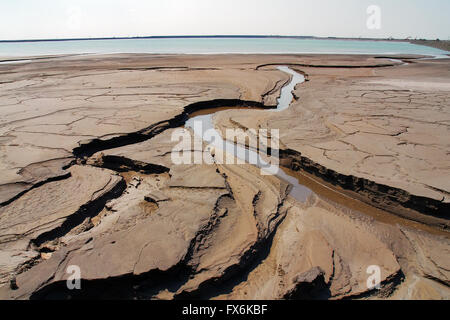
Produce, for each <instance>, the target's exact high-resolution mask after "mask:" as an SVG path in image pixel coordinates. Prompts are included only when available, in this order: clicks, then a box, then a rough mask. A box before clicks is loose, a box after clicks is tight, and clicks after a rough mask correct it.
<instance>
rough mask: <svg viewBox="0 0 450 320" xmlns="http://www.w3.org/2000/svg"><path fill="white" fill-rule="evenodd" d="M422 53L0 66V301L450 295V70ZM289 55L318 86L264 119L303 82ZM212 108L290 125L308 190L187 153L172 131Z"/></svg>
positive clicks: (286, 137)
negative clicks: (188, 161)
mask: <svg viewBox="0 0 450 320" xmlns="http://www.w3.org/2000/svg"><path fill="white" fill-rule="evenodd" d="M416 58H417V57H412V56H410V57H404V58H403V61H404V62H408V64H401V63H399V62H392V61H391V60H389V59H387V58H376V57H370V56H332V55H259V56H258V55H242V56H240V55H218V56H213V55H211V56H195V55H192V56H190V55H183V56H176V55H175V56H164V55H156V56H152V55H143V54H142V55H141V54H139V55H138V54H135V55H108V56H74V57H49V58H47V59H39V60H35V61H32V62H31V63H22V64H17V65H14V64H8V65H2V66H0V114H1V117H0V170H1V173H2V174H1V175H0V203H1V206H0V298H3V299H43V298H140V299H186V298H209V299H323V298H325V299H343V298H354V299H378V298H391V299H421V298H430V299H449V297H450V288H449V279H450V241H449V236H448V226H449V220H448V219H449V201H450V199H449V192H450V184H449V181H450V138H449V137H450V135H449V126H450V109H449V107H450V82H449V74H450V73H449V71H450V70H449V69H450V61H449V60H448V59H445V60H442V59H441V60H419V59H416ZM279 65H287V66H290V68H292V69H293V70H296V71H297V72H301V73H303V74H305V75H306V77H307V80H308V81H307V82H305V83H304V84H300V85H297V86H296V88H295V90H294V92H293V93H294V97H295V99H294V100H293V101H292V103H291V105H290V106H289V108H287V109H286V110H284V111H281V112H273V111H271V110H255V109H254V107H256V108H258V109H263V108H270V107H274V106H275V105H276V103H277V98H278V96H279V95H280V89H281V88H282V87H283V86H284V85H285V84H286V83H288V82H289V76H288V75H287V74H286V73H284V72H281V71H279V70H277V69H276V67H277V66H279ZM242 106H247V107H252V108H249V109H242V108H239V110H233V109H232V108H233V107H242ZM216 107H227V108H222V109H228V110H223V111H220V112H218V113H216V114H215V116H214V120H215V125H216V128H217V129H218V130H219V131H222V130H224V129H226V128H234V127H240V128H278V129H280V140H281V141H280V149H281V150H280V155H281V165H282V166H283V170H285V172H286V173H288V174H289V175H292V176H295V177H297V178H298V179H299V181H300V183H301V184H303V185H305V186H307V187H308V188H310V189H311V190H312V193H311V194H310V195H309V196H308V198H307V200H306V201H299V200H297V199H295V197H293V196H292V195H290V185H289V183H287V182H285V181H283V180H282V179H280V178H278V177H277V176H262V175H261V174H260V170H259V169H258V168H257V167H255V166H252V165H249V164H241V165H232V164H216V163H214V164H212V165H207V164H192V165H174V164H173V163H172V161H171V153H172V150H173V147H174V145H175V144H176V142H173V141H171V134H172V132H173V130H175V128H177V127H180V126H182V125H183V123H184V121H185V120H186V119H187V118H188V117H189V115H190V114H192V113H194V112H195V111H198V110H200V109H206V108H208V109H209V108H216ZM230 108H231V109H230ZM222 109H221V110H222ZM184 130H187V131H188V132H190V131H189V130H190V129H184ZM190 134H192V133H190ZM192 151H193V152H194V153H203V151H202V150H192ZM204 156H205V157H211V155H210V154H209V153H207V154H205V155H204ZM211 161H212V162H214V159H213V158H211ZM70 265H77V266H79V267H80V269H81V277H82V282H81V283H82V290H72V291H71V290H68V289H67V288H66V281H65V280H66V279H67V278H68V276H70V274H68V273H67V272H66V270H67V267H68V266H70ZM371 265H378V266H379V267H380V270H381V281H382V282H381V289H380V290H370V289H368V288H367V285H366V284H367V279H368V277H369V276H370V275H369V274H368V273H367V272H366V271H367V268H368V266H371Z"/></svg>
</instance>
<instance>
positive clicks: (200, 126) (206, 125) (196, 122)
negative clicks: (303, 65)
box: [185, 66, 312, 202]
mask: <svg viewBox="0 0 450 320" xmlns="http://www.w3.org/2000/svg"><path fill="white" fill-rule="evenodd" d="M278 70H280V71H283V72H286V73H288V74H289V75H291V80H290V82H289V83H288V84H287V85H285V86H284V87H283V88H282V89H281V94H280V97H279V98H278V100H277V108H276V109H272V110H271V111H274V112H278V111H281V110H284V109H286V108H288V107H289V105H290V103H291V102H292V99H293V97H294V96H293V94H292V92H293V90H294V88H295V86H296V85H297V84H299V83H303V82H304V81H305V77H304V76H303V75H302V74H299V73H297V72H295V71H294V70H292V69H290V68H288V67H286V66H281V67H278ZM232 109H234V108H230V110H232ZM222 110H223V109H222ZM222 110H220V111H222ZM220 111H212V112H211V113H207V114H202V115H197V116H194V117H192V118H190V119H189V120H188V121H186V123H185V127H186V128H191V129H192V130H193V132H194V134H195V135H196V136H197V137H199V138H201V139H202V140H203V141H204V142H206V143H207V144H208V145H210V146H213V147H215V148H220V149H223V151H225V152H226V153H227V154H228V155H231V156H233V157H235V158H237V159H241V160H244V161H245V162H249V161H248V160H249V159H252V160H253V161H251V163H252V164H253V163H255V165H256V166H258V167H259V168H263V169H267V168H268V167H269V164H268V163H267V162H266V161H265V160H264V159H263V157H261V154H260V153H258V152H257V151H255V150H253V149H251V148H248V147H244V146H242V145H238V144H236V143H233V142H230V141H228V140H224V139H223V138H222V136H221V135H220V133H219V132H218V131H217V130H216V129H215V128H214V115H215V114H216V113H217V112H220ZM267 171H269V172H270V171H272V170H270V169H268V170H267ZM273 173H274V174H275V175H276V176H277V177H279V178H280V179H282V180H285V181H287V182H289V183H290V184H291V186H292V189H291V191H290V195H291V196H292V197H294V198H295V199H297V200H298V201H300V202H305V201H306V199H307V198H308V196H309V195H310V194H311V192H312V191H311V189H309V188H307V187H306V186H304V185H302V184H300V183H299V181H298V178H297V177H295V176H291V175H289V174H287V173H286V172H285V171H284V170H282V168H279V169H278V170H275V171H273Z"/></svg>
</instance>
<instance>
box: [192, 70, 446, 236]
mask: <svg viewBox="0 0 450 320" xmlns="http://www.w3.org/2000/svg"><path fill="white" fill-rule="evenodd" d="M278 69H279V70H280V71H283V72H286V73H288V74H289V75H291V76H292V78H291V80H290V82H289V83H288V84H287V85H285V86H284V87H283V88H282V89H281V94H280V97H279V98H278V100H277V108H276V109H271V110H267V111H269V112H270V111H271V112H279V111H281V110H284V109H286V108H288V107H289V105H290V103H291V102H292V99H293V94H292V92H293V90H294V88H295V86H296V85H297V84H299V83H303V82H304V81H305V78H304V76H303V75H301V74H299V73H297V72H295V71H294V70H292V69H290V68H288V67H286V66H280V67H278ZM236 109H239V108H236V107H230V108H227V107H223V108H220V109H217V108H216V109H208V110H203V111H201V112H199V113H197V115H195V114H194V115H193V116H192V117H191V118H190V119H189V120H188V121H186V123H185V127H186V128H191V129H192V130H193V132H194V134H195V135H196V136H197V137H199V138H201V139H202V141H203V142H206V143H207V144H208V145H211V146H213V147H215V148H217V147H219V148H221V149H222V150H223V151H225V153H228V154H230V155H231V156H234V157H235V158H238V159H241V160H244V161H245V162H247V163H248V162H249V161H248V159H253V160H255V159H256V160H257V161H250V163H252V164H254V163H255V162H256V164H255V165H256V166H257V167H260V168H265V167H267V165H268V164H267V162H265V161H264V160H263V159H262V157H261V156H260V153H258V152H256V150H254V149H252V148H248V147H245V146H242V145H240V144H235V143H233V142H230V141H227V140H224V139H222V137H221V135H220V133H219V132H218V131H217V130H216V129H215V128H214V120H213V119H214V115H215V114H216V113H218V112H220V111H223V110H236ZM245 109H246V110H248V108H245ZM199 124H201V125H199ZM208 129H210V130H209V132H210V133H211V132H212V134H209V135H204V133H205V132H206V131H208ZM252 157H253V158H252ZM275 175H276V176H277V177H279V178H280V179H282V180H284V181H287V182H289V183H290V184H291V186H292V189H291V190H290V193H289V194H290V195H291V196H292V197H293V198H295V199H296V200H297V201H300V202H302V203H304V202H305V201H306V200H307V198H308V196H309V195H311V194H312V193H314V194H317V195H320V197H321V198H322V199H327V201H331V202H332V203H334V204H335V205H338V206H340V207H341V208H345V209H346V210H350V211H352V212H359V213H362V214H364V215H366V216H370V217H373V218H374V219H376V220H378V221H381V222H383V223H388V224H391V225H395V224H401V225H404V226H408V227H411V228H414V229H420V230H424V231H427V232H429V233H433V234H446V232H443V231H440V230H437V229H435V228H433V227H430V226H427V225H425V224H422V223H419V222H416V221H413V220H409V219H405V218H402V217H399V216H396V215H393V214H391V213H388V212H386V211H384V210H382V209H379V208H376V207H373V206H371V205H369V204H366V203H364V202H361V201H359V200H356V199H354V198H352V197H350V196H348V195H346V194H344V193H343V192H341V191H339V190H336V189H334V188H332V187H329V186H327V185H325V184H323V183H322V182H320V181H318V180H316V179H315V178H314V177H311V176H309V175H307V174H304V173H301V172H294V171H292V170H290V169H287V168H283V167H281V166H280V167H279V169H278V170H277V171H276V173H275ZM311 188H312V189H311ZM313 190H314V191H313ZM446 235H447V234H446Z"/></svg>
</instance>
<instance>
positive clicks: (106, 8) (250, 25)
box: [0, 0, 450, 40]
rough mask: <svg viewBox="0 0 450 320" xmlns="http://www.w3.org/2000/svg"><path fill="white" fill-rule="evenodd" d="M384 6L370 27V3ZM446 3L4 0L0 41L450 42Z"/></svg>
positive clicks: (406, 0)
mask: <svg viewBox="0 0 450 320" xmlns="http://www.w3.org/2000/svg"><path fill="white" fill-rule="evenodd" d="M371 5H375V6H377V7H378V8H379V9H380V26H379V28H373V29H370V28H368V27H367V20H368V19H369V17H370V16H371V14H370V13H369V12H368V11H367V9H368V7H369V6H371ZM448 12H450V1H447V0H429V1H425V0H397V1H388V0H378V1H367V0H341V1H333V0H317V1H315V2H314V3H311V2H308V1H303V0H281V1H276V2H275V1H269V0H260V1H256V0H247V1H242V0H241V1H239V0H229V1H227V2H224V1H211V0H192V1H189V2H188V1H183V0H166V1H163V2H160V1H138V0H128V1H123V0H112V1H106V0H98V1H95V2H92V1H88V0H79V1H68V0H61V1H57V2H55V1H50V0H42V1H39V2H37V1H32V0H16V1H8V2H1V3H0V18H1V19H0V40H37V39H71V38H114V37H152V36H153V37H154V36H221V35H226V36H237V35H242V36H246V35H251V36H311V37H339V38H374V39H385V38H390V37H392V38H395V39H405V38H408V37H410V38H413V39H414V38H424V39H436V38H439V39H442V40H447V39H450V31H449V30H450V20H449V19H447V13H448Z"/></svg>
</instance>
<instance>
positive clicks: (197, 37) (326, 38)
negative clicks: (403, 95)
mask: <svg viewBox="0 0 450 320" xmlns="http://www.w3.org/2000/svg"><path fill="white" fill-rule="evenodd" d="M224 38H232V39H239V38H240V39H267V38H273V39H317V40H352V41H355V40H356V41H394V42H410V43H413V44H422V43H424V45H427V46H433V43H435V42H437V43H447V48H448V47H449V45H448V43H450V41H447V40H441V41H437V40H425V39H420V40H409V39H392V38H346V37H316V36H280V35H205V36H202V35H191V36H186V35H175V36H139V37H138V36H137V37H95V38H61V39H19V40H0V43H14V42H16V43H17V42H60V41H85V40H86V41H89V40H92V41H94V40H128V39H129V40H133V39H134V40H136V39H224ZM433 47H434V48H438V47H436V46H433ZM447 50H448V49H447Z"/></svg>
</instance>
